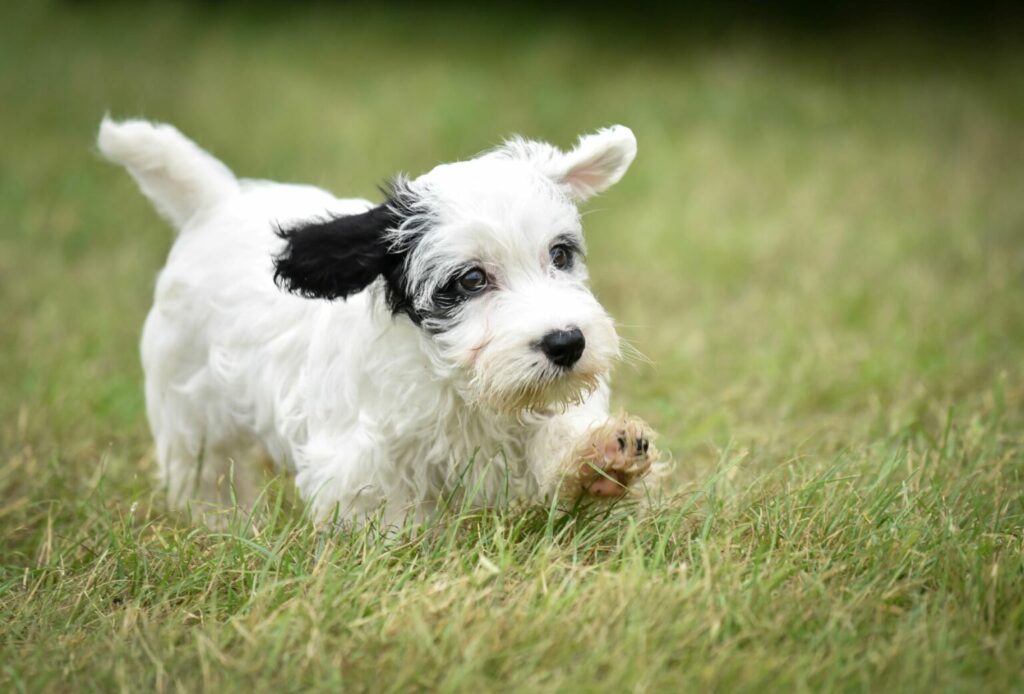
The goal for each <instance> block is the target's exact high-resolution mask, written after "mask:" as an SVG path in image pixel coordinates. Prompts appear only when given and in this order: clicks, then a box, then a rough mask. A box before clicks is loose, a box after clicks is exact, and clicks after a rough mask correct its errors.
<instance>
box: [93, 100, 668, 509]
mask: <svg viewBox="0 0 1024 694" xmlns="http://www.w3.org/2000/svg"><path fill="white" fill-rule="evenodd" d="M98 144H99V149H100V151H101V152H102V153H103V155H105V156H106V157H107V158H108V159H110V160H111V161H114V162H117V163H119V164H121V165H123V166H125V167H126V168H127V169H128V171H129V173H131V175H132V177H133V178H134V179H135V181H136V182H137V183H138V185H139V187H140V188H141V189H142V192H143V193H145V194H146V196H148V197H149V199H150V200H152V202H153V204H154V205H155V206H156V208H157V210H158V211H159V212H160V213H161V214H162V215H163V216H165V217H167V218H168V219H169V220H170V222H171V223H172V224H173V225H174V226H175V227H176V228H177V229H178V230H179V234H178V236H177V239H176V240H175V242H174V246H173V248H172V249H171V252H170V255H169V257H168V259H167V264H166V266H165V267H164V269H163V271H162V272H161V273H160V275H159V278H158V280H157V283H156V296H155V300H154V303H153V308H152V310H151V311H150V312H149V315H148V317H147V318H146V322H145V327H144V329H143V334H142V362H143V366H144V368H145V382H146V410H147V415H148V418H149V424H150V427H151V428H152V431H153V437H154V439H155V444H156V456H157V458H158V460H159V472H160V479H161V482H162V484H163V485H165V487H166V489H167V493H168V495H169V498H170V501H171V503H172V505H174V506H179V507H182V506H186V505H191V506H193V507H196V506H207V507H209V506H212V507H224V506H226V505H229V504H231V503H233V502H235V501H238V502H240V503H242V504H248V503H251V501H252V499H253V495H254V492H255V490H254V486H255V478H254V477H253V473H254V468H253V467H252V466H253V465H254V460H253V459H254V458H257V457H258V456H257V455H254V449H255V448H257V447H260V448H262V449H263V450H264V451H265V452H266V453H267V454H268V455H269V457H270V458H272V459H273V460H274V461H275V462H276V464H277V465H279V466H280V467H281V468H283V469H287V470H289V471H291V472H293V473H294V475H295V482H296V485H297V486H298V488H299V491H300V493H301V495H302V497H303V499H305V500H306V502H307V503H308V504H309V505H310V508H311V510H312V512H313V515H314V516H315V517H317V518H318V519H327V518H342V519H353V520H360V519H363V518H365V517H366V516H367V515H368V514H373V513H377V512H379V511H380V512H382V513H383V514H384V519H385V520H386V521H387V522H389V523H397V522H401V521H402V520H403V519H404V518H406V517H407V516H408V515H409V514H411V515H412V516H413V517H414V518H416V519H423V518H424V517H426V516H428V515H429V514H430V513H432V512H433V511H434V510H435V509H437V508H438V507H439V506H440V505H441V504H442V503H443V502H444V501H445V500H446V499H450V497H451V495H454V494H458V493H460V492H461V493H463V494H469V495H471V499H469V502H470V503H473V504H497V503H501V502H502V501H507V500H512V499H522V500H526V501H536V502H546V503H552V502H555V503H557V502H560V501H570V502H571V501H575V500H579V499H580V498H581V497H602V498H619V497H623V496H627V495H639V494H642V493H643V491H644V489H645V488H646V487H647V486H648V484H649V483H650V480H651V479H652V478H653V477H654V476H653V475H649V473H651V472H652V470H655V469H657V468H659V465H658V464H657V461H658V456H657V453H656V451H655V448H654V446H653V445H652V444H651V439H652V433H651V431H650V430H649V428H648V427H647V426H646V425H645V424H644V423H643V422H642V421H640V420H639V419H636V418H633V417H628V416H625V415H610V414H609V408H608V398H609V389H608V375H609V371H610V368H611V366H612V364H613V362H614V361H615V360H616V358H617V357H618V355H619V338H618V336H617V335H616V332H615V326H614V323H613V321H612V319H611V318H610V317H609V316H608V314H607V313H606V312H605V310H604V309H603V308H602V307H601V305H600V304H599V303H598V302H597V300H596V299H595V298H594V295H593V294H592V293H591V292H590V289H589V288H588V286H587V269H586V266H585V264H584V249H585V245H584V241H583V233H582V227H581V224H580V214H579V212H578V210H577V208H576V204H577V203H578V202H580V201H583V200H586V199H587V198H589V197H591V196H593V195H595V194H597V193H600V192H601V191H603V190H605V189H606V188H608V187H609V186H611V185H612V184H614V183H615V182H616V181H618V180H619V179H620V178H621V177H622V175H623V174H624V173H625V172H626V169H627V168H629V165H630V163H631V162H632V161H633V158H634V156H635V155H636V139H635V138H634V136H633V133H632V132H631V131H630V130H629V129H628V128H625V127H622V126H614V127H611V128H606V129H603V130H599V131H598V132H596V133H594V134H592V135H587V136H585V137H582V138H581V139H580V140H579V142H578V144H577V145H576V147H575V148H574V149H572V150H571V151H569V152H562V151H560V150H559V149H557V148H555V147H553V146H551V145H548V144H544V143H541V142H533V141H529V140H524V139H520V138H513V139H511V140H508V141H507V142H505V143H504V144H503V145H502V146H500V147H498V148H497V149H495V150H492V151H489V152H486V153H484V154H482V155H480V156H478V157H476V158H474V159H470V160H469V161H461V162H457V163H453V164H443V165H440V166H437V167H435V168H434V169H432V170H431V171H429V172H428V173H426V174H423V175H421V176H419V177H418V178H406V177H404V176H398V177H396V178H395V179H393V181H392V182H391V183H390V184H389V185H388V186H387V187H386V189H385V190H384V193H385V195H386V198H385V200H384V202H382V203H381V204H379V205H374V204H372V203H370V202H368V201H366V200H360V199H344V198H336V197H334V196H333V195H331V194H330V193H328V192H326V191H324V190H321V189H319V188H314V187H311V186H304V185H289V184H281V183H272V182H269V181H259V180H245V179H241V180H240V179H238V178H236V177H235V175H234V174H233V173H232V172H231V171H230V170H229V169H228V168H227V167H226V166H225V165H224V164H223V163H221V162H220V161H218V160H216V159H215V158H213V157H212V156H211V155H210V154H208V153H207V152H205V151H203V150H202V149H200V148H199V147H198V146H197V145H196V144H195V143H193V142H192V141H190V140H189V139H187V138H186V137H184V136H183V135H182V134H181V133H179V132H178V131H177V130H176V129H175V128H173V127H171V126H169V125H159V124H154V123H149V122H146V121H141V120H126V121H120V122H116V121H112V120H109V119H105V120H104V121H103V123H102V125H101V126H100V131H99V139H98ZM381 509H382V511H381Z"/></svg>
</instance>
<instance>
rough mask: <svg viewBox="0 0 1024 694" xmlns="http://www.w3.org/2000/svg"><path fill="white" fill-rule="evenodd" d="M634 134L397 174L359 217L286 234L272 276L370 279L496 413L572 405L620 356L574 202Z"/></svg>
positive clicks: (322, 285) (514, 146)
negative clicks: (590, 277)
mask: <svg viewBox="0 0 1024 694" xmlns="http://www.w3.org/2000/svg"><path fill="white" fill-rule="evenodd" d="M635 154H636V140H635V138H634V137H633V133H632V132H630V131H629V130H628V129H627V128H624V127H621V126H616V127H614V128H609V129H605V130H601V131H599V132H597V133H595V134H593V135H589V136H586V137H583V138H581V139H580V142H579V144H578V145H577V147H576V148H575V149H573V150H572V151H571V152H568V153H563V152H561V151H559V150H558V149H556V148H554V147H552V146H550V145H547V144H543V143H538V142H529V141H524V140H519V139H516V140H511V141H509V142H507V143H505V145H503V146H502V147H500V148H498V149H496V150H494V151H491V152H488V153H486V154H484V155H482V156H480V157H477V158H475V159H472V160H469V161H465V162H458V163H454V164H444V165H441V166H438V167H436V168H434V169H433V170H432V171H430V172H428V173H426V174H424V175H423V176H420V177H419V178H417V179H414V180H406V179H401V178H400V179H397V180H396V181H395V183H394V184H393V185H392V187H391V188H390V190H389V191H388V200H387V201H386V202H385V203H384V204H383V205H381V206H379V207H376V208H373V209H372V210H369V211H367V212H366V213H363V214H361V215H353V216H350V217H339V218H336V219H332V220H328V221H315V222H312V223H309V224H304V225H299V226H296V227H292V228H289V229H287V230H283V231H282V232H281V235H282V237H284V238H285V239H286V241H287V246H286V247H285V249H284V251H283V252H282V253H281V255H279V256H278V257H277V260H276V267H277V274H276V278H277V281H278V283H279V284H281V285H283V286H284V287H286V288H287V289H289V290H291V291H295V292H298V293H301V294H303V295H304V296H309V297H318V298H327V299H336V298H344V297H347V296H349V295H351V294H353V293H356V292H358V291H360V290H362V289H364V288H365V287H367V286H370V285H371V284H374V283H375V282H377V280H378V278H380V282H379V283H377V285H375V286H379V287H380V288H381V290H382V291H383V294H384V297H385V298H386V300H387V305H388V306H389V307H390V309H391V310H392V311H393V312H395V313H396V314H398V315H404V316H408V318H409V319H411V320H412V321H413V322H414V323H415V324H417V325H418V326H419V327H420V328H421V330H422V331H423V333H424V335H425V336H427V343H428V344H429V345H430V349H431V351H432V356H433V357H434V359H435V361H436V362H438V363H439V365H440V366H442V368H446V369H447V370H448V371H449V372H450V373H452V375H453V376H454V378H455V381H456V383H457V385H458V386H459V388H460V389H461V390H462V392H463V395H464V396H465V397H466V398H467V399H469V400H471V401H474V402H476V403H478V404H480V405H483V406H487V407H491V408H495V409H500V410H504V411H517V410H522V409H531V408H543V407H548V406H552V405H558V404H566V403H570V402H573V401H577V400H579V399H581V398H582V397H584V396H585V395H586V394H587V393H588V392H589V391H591V390H593V389H594V388H595V387H596V386H597V384H598V383H599V382H600V379H601V378H602V377H603V376H605V374H606V373H607V372H608V370H609V369H610V367H611V364H612V361H613V360H614V359H615V357H616V356H617V355H618V352H619V345H618V336H617V335H616V333H615V328H614V325H613V323H612V320H611V319H610V318H609V316H608V314H607V313H606V312H605V311H604V309H603V308H602V307H601V305H600V304H599V303H598V302H597V300H596V299H595V298H594V296H593V294H591V292H590V290H589V288H588V287H587V271H586V266H585V264H584V251H585V246H584V241H583V234H582V227H581V224H580V217H579V212H578V211H577V209H576V203H577V202H579V201H581V200H585V199H586V198H588V197H591V196H592V195H595V194H597V193H599V192H601V191H602V190H604V189H606V188H608V187H609V186H611V185H612V184H614V183H615V182H616V181H618V180H619V179H620V178H621V177H622V175H623V174H624V173H625V171H626V169H627V168H628V167H629V165H630V163H631V162H632V160H633V158H634V156H635Z"/></svg>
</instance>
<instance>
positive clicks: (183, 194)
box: [96, 117, 239, 229]
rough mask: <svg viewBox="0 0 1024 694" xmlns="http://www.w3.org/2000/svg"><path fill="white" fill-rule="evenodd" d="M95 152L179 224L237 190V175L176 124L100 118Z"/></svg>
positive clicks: (159, 210)
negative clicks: (122, 170)
mask: <svg viewBox="0 0 1024 694" xmlns="http://www.w3.org/2000/svg"><path fill="white" fill-rule="evenodd" d="M96 142H97V145H98V146H99V149H100V152H102V153H103V156H105V157H106V158H107V159H109V160H110V161H113V162H116V163H118V164H121V165H122V166H124V167H125V168H126V169H128V172H129V173H130V174H131V175H132V178H134V179H135V181H136V183H138V184H139V187H140V188H141V189H142V192H143V193H145V195H146V197H148V198H149V199H150V200H152V201H153V204H154V205H155V206H156V209H157V211H158V212H160V214H162V215H163V216H164V217H166V218H167V219H169V220H170V221H171V223H173V224H174V225H175V226H176V227H177V228H179V229H180V228H181V227H183V226H184V225H185V223H186V222H188V220H189V219H190V218H191V217H192V215H194V214H195V213H196V212H198V211H199V210H202V209H204V208H207V207H210V206H211V205H213V204H215V203H217V202H219V201H221V200H223V199H225V198H227V197H230V196H232V195H234V194H235V193H237V192H238V189H239V187H238V179H237V178H235V175H234V174H233V173H231V170H230V169H229V168H228V167H227V166H225V165H224V164H223V163H221V162H220V161H218V160H216V159H214V158H213V156H211V155H210V154H208V153H207V152H204V151H203V150H202V149H201V148H200V147H199V146H198V145H197V144H196V143H194V142H192V140H190V139H188V138H187V137H185V136H184V135H182V134H181V133H180V132H178V130H177V129H176V128H174V127H173V126H170V125H164V124H160V123H150V122H149V121H144V120H123V121H113V120H111V119H110V118H109V117H107V118H104V119H103V122H102V123H101V124H100V132H99V136H98V137H97V140H96Z"/></svg>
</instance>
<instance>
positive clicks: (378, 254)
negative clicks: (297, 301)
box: [274, 202, 404, 299]
mask: <svg viewBox="0 0 1024 694" xmlns="http://www.w3.org/2000/svg"><path fill="white" fill-rule="evenodd" d="M401 221H402V220H401V218H400V217H399V215H398V214H396V213H395V211H394V209H393V208H392V206H391V205H390V204H389V202H385V203H384V204H382V205H379V206H377V207H374V208H373V209H370V210H367V211H366V212H363V213H361V214H353V215H345V216H343V217H334V218H331V219H326V220H319V221H311V222H305V223H300V224H298V225H295V226H291V227H287V228H282V229H279V230H278V232H277V233H278V236H280V237H281V238H283V239H284V240H285V241H287V242H288V244H287V246H285V249H284V251H282V252H281V253H280V255H278V256H277V257H276V258H274V281H275V282H276V283H277V285H278V286H279V287H282V288H283V289H287V290H288V291H290V292H293V293H295V294H300V295H302V296H305V297H308V298H318V299H344V298H347V297H349V296H351V295H353V294H356V293H358V292H360V291H362V290H363V289H365V288H366V287H367V286H368V285H369V284H370V283H372V282H373V281H374V280H375V279H377V278H378V277H380V276H381V275H384V276H385V277H387V276H390V275H393V274H394V272H395V269H396V267H397V266H398V265H399V264H401V263H402V262H403V261H404V254H396V253H392V252H390V251H389V248H388V245H389V244H388V239H387V230H388V229H392V228H394V227H396V226H398V225H399V224H400V223H401Z"/></svg>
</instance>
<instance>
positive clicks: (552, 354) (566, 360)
mask: <svg viewBox="0 0 1024 694" xmlns="http://www.w3.org/2000/svg"><path fill="white" fill-rule="evenodd" d="M586 346H587V341H586V339H584V337H583V331H582V330H580V329H579V328H576V327H572V328H569V329H568V330H552V331H551V332H549V333H548V334H547V335H545V336H544V339H542V340H541V341H540V348H541V350H542V351H543V352H544V354H546V355H548V359H550V360H551V361H552V363H554V364H557V365H558V366H561V367H564V368H566V369H568V368H569V367H570V366H572V365H573V364H575V363H576V362H578V361H579V360H580V356H582V355H583V348H584V347H586Z"/></svg>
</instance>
